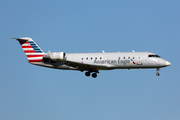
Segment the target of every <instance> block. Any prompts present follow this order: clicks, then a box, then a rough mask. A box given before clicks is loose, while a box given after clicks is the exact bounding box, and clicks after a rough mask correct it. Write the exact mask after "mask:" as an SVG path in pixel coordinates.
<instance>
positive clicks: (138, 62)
mask: <svg viewBox="0 0 180 120" xmlns="http://www.w3.org/2000/svg"><path fill="white" fill-rule="evenodd" d="M137 65H142V55H138V56H137Z"/></svg>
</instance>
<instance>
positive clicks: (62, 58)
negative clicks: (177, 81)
mask: <svg viewBox="0 0 180 120" xmlns="http://www.w3.org/2000/svg"><path fill="white" fill-rule="evenodd" d="M12 39H16V40H17V41H19V43H20V45H21V47H22V49H23V50H24V52H25V54H26V56H27V60H28V61H29V63H31V64H34V65H38V66H43V67H49V68H55V69H63V70H78V71H81V72H83V71H86V72H85V75H86V76H90V75H91V74H92V77H93V78H96V77H97V73H99V70H113V69H128V70H129V69H149V68H156V70H157V73H156V75H157V76H159V75H160V74H159V72H158V71H159V70H160V68H162V67H167V66H169V65H171V63H170V62H168V61H166V60H165V59H163V58H161V57H160V56H159V55H156V54H154V53H151V52H134V51H133V52H113V53H105V52H104V51H103V52H102V53H65V52H53V53H51V52H50V51H49V52H48V53H44V52H43V51H42V49H41V48H40V47H39V46H38V45H37V44H36V43H35V42H34V41H33V40H32V39H31V38H29V37H23V38H12Z"/></svg>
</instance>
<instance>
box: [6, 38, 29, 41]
mask: <svg viewBox="0 0 180 120" xmlns="http://www.w3.org/2000/svg"><path fill="white" fill-rule="evenodd" d="M9 38H11V39H16V40H18V41H28V40H29V39H28V38H14V37H9Z"/></svg>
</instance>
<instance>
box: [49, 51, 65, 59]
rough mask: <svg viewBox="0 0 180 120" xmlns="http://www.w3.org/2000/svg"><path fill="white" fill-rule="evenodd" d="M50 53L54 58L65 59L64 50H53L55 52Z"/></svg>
mask: <svg viewBox="0 0 180 120" xmlns="http://www.w3.org/2000/svg"><path fill="white" fill-rule="evenodd" d="M52 54H53V56H54V57H55V58H56V59H60V60H65V59H66V53H65V52H55V53H52Z"/></svg>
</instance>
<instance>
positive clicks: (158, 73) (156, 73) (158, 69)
mask: <svg viewBox="0 0 180 120" xmlns="http://www.w3.org/2000/svg"><path fill="white" fill-rule="evenodd" d="M159 70H160V69H159V68H157V69H156V71H157V73H156V75H157V76H159V75H160V74H159V72H158V71H159Z"/></svg>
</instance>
